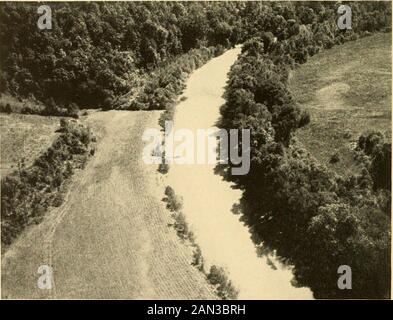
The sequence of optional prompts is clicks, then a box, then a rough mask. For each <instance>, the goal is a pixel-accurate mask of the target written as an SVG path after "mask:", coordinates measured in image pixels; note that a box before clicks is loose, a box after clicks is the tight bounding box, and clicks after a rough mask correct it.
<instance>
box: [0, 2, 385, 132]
mask: <svg viewBox="0 0 393 320" xmlns="http://www.w3.org/2000/svg"><path fill="white" fill-rule="evenodd" d="M350 5H351V6H352V12H353V30H352V31H342V30H339V29H338V28H337V25H336V19H337V4H336V3H333V2H332V3H323V4H322V3H317V4H312V3H303V2H298V3H290V2H285V3H262V2H247V3H243V2H225V3H223V2H221V3H216V2H165V3H163V2H160V3H157V2H129V3H126V2H122V3H120V2H118V3H115V2H114V3H106V2H102V3H101V2H85V3H53V4H51V7H52V11H53V12H54V16H55V19H54V21H53V29H52V30H50V32H46V31H41V30H39V29H38V28H37V27H36V21H37V13H36V8H37V7H36V5H35V4H28V3H11V2H9V3H1V5H0V43H1V46H0V57H1V66H2V74H1V78H0V92H8V93H10V94H12V95H14V96H18V97H22V98H29V99H30V98H34V99H36V100H38V101H40V102H42V103H44V104H45V105H53V103H52V102H51V101H50V99H53V101H54V105H56V106H57V108H53V106H50V108H49V109H48V110H46V114H52V113H51V112H54V113H53V114H56V115H60V114H59V113H62V112H63V111H62V110H59V109H58V108H60V109H62V108H64V109H67V108H68V106H70V105H71V104H72V103H75V104H76V105H77V106H78V107H80V108H89V107H90V108H91V107H102V108H104V109H106V110H107V109H113V108H117V107H119V104H118V99H119V98H120V97H129V95H139V98H138V101H135V102H132V101H131V102H129V101H126V102H127V103H126V106H127V107H130V108H133V109H165V108H166V105H167V104H168V103H170V101H171V100H172V99H173V94H176V92H179V91H180V90H181V89H182V88H181V85H180V84H179V83H177V82H176V80H179V81H181V77H182V75H181V72H186V73H188V72H190V71H191V70H193V69H194V68H196V67H197V66H198V65H200V63H201V62H202V63H203V62H206V57H197V58H196V61H195V65H192V64H193V62H192V61H191V59H190V57H187V58H185V59H186V61H184V60H180V61H179V62H177V63H174V62H173V61H174V58H175V57H178V56H180V57H182V56H183V55H184V54H186V53H188V52H191V57H195V56H196V55H197V54H196V51H193V50H194V49H200V48H203V47H214V49H213V50H212V51H215V53H214V54H216V55H217V54H220V53H222V52H223V50H224V48H228V47H230V46H233V45H235V44H237V43H241V42H245V41H246V40H249V39H254V42H253V43H251V42H250V43H246V44H245V48H246V50H248V51H249V52H250V54H251V51H252V50H251V48H248V49H247V46H249V45H250V46H254V47H255V48H256V47H258V46H262V47H263V48H264V51H265V53H275V55H276V56H277V57H282V56H284V57H285V58H284V59H290V60H291V63H294V62H295V61H296V62H300V63H302V62H305V61H306V59H307V58H308V56H310V55H313V54H315V53H317V52H319V51H320V50H321V49H323V48H329V47H331V46H333V45H334V44H340V43H342V42H343V41H346V40H352V39H354V38H356V37H357V36H359V35H360V36H363V35H365V34H366V32H368V31H371V32H373V31H377V30H388V29H391V25H390V19H391V8H390V6H389V5H388V4H387V3H384V2H379V3H370V2H367V3H358V2H353V3H350ZM354 30H356V33H355V31H354ZM276 39H277V40H278V41H276V42H275V40H276ZM206 50H207V49H206ZM257 51H261V50H258V49H257ZM209 54H211V53H209ZM289 56H290V57H289ZM187 60H189V61H187ZM273 60H274V59H273ZM163 65H166V67H163ZM157 67H158V68H157ZM184 69H189V70H188V71H187V70H186V71H184ZM153 70H154V71H153ZM179 70H180V71H179ZM150 73H152V74H154V76H153V75H152V76H151V77H150V76H148V77H147V83H144V82H145V81H144V80H143V79H144V76H145V75H149V74H150ZM169 84H171V85H172V86H173V88H171V89H169V88H168V86H169ZM145 85H146V86H145ZM141 88H143V89H141ZM139 90H142V91H143V93H142V94H139ZM123 102H124V101H122V103H121V104H123ZM26 111H27V110H26ZM61 115H65V114H64V113H62V114H61ZM284 138H285V137H284Z"/></svg>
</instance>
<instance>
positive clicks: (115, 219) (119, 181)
mask: <svg viewBox="0 0 393 320" xmlns="http://www.w3.org/2000/svg"><path fill="white" fill-rule="evenodd" d="M158 116H159V113H158V112H153V113H149V112H126V111H124V112H121V111H111V112H106V113H94V114H92V115H90V116H89V118H88V120H87V121H88V122H90V123H91V124H92V125H93V126H95V129H96V130H95V131H96V132H98V136H101V138H100V143H99V145H98V148H97V152H96V155H95V156H94V158H93V159H92V160H91V161H90V162H89V163H88V165H87V167H86V168H85V170H83V171H81V172H79V173H78V174H77V175H76V176H75V178H74V182H73V186H72V187H71V188H70V192H69V193H68V196H67V198H66V201H65V203H64V205H63V206H61V207H60V208H59V209H58V210H57V209H56V210H54V211H53V212H51V213H50V214H49V215H48V216H47V217H46V219H45V221H44V222H42V223H41V224H40V225H38V226H33V227H31V228H30V229H28V230H27V231H26V232H25V234H23V235H22V236H21V237H20V238H19V239H18V240H17V241H16V242H15V243H14V244H13V245H12V246H11V248H10V250H9V251H7V252H6V253H5V255H4V256H3V259H2V297H3V298H98V299H99V298H112V299H115V298H123V299H124V298H125V299H127V298H128V299H208V298H210V299H211V298H214V295H213V294H212V293H211V290H210V287H209V286H208V285H207V283H206V281H205V279H204V277H203V275H202V274H201V273H200V272H199V271H197V269H196V268H194V267H193V266H191V264H190V262H191V256H190V252H189V250H188V249H187V247H186V246H184V245H183V244H182V243H181V242H180V241H179V239H178V238H177V236H176V234H175V232H174V230H173V229H172V228H170V227H169V226H168V224H169V223H170V222H171V221H170V218H169V213H168V212H167V211H166V209H165V207H164V205H163V203H162V201H161V197H162V195H163V190H161V189H160V188H157V185H158V186H160V184H159V181H158V177H157V176H156V174H155V167H154V166H146V165H144V164H143V162H142V157H141V155H142V148H143V147H144V143H143V141H142V139H141V136H142V133H143V131H144V129H145V128H146V127H156V126H157V121H158ZM44 264H47V265H52V266H53V274H54V283H55V285H54V288H53V289H52V290H40V289H38V288H37V280H38V277H39V274H38V273H37V269H38V267H39V266H40V265H44Z"/></svg>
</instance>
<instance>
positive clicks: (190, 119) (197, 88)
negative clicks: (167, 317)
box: [168, 48, 312, 299]
mask: <svg viewBox="0 0 393 320" xmlns="http://www.w3.org/2000/svg"><path fill="white" fill-rule="evenodd" d="M239 53H240V48H235V49H231V50H229V51H227V52H226V53H224V54H223V55H221V56H219V57H217V58H214V59H212V60H211V61H210V62H208V63H207V64H206V65H204V66H203V67H202V68H200V69H198V70H196V71H195V72H194V73H193V74H192V75H191V77H190V78H189V80H188V82H187V87H186V90H185V92H184V94H183V95H184V96H185V97H186V98H187V99H186V100H185V101H183V102H181V103H180V104H178V105H177V107H176V114H175V118H174V129H175V130H177V129H182V128H188V129H191V130H192V131H193V132H196V130H197V129H208V128H212V127H214V126H215V124H216V122H217V120H218V119H219V118H220V112H219V108H220V106H221V105H223V104H224V99H223V98H222V95H223V93H224V86H225V83H226V80H227V73H228V71H229V69H230V67H231V65H232V64H233V63H234V62H235V61H236V58H237V55H238V54H239ZM195 137H196V133H195ZM175 148H176V144H175ZM214 167H215V165H201V164H194V165H179V164H172V165H171V167H170V170H169V173H168V184H169V185H171V186H172V187H173V188H174V190H175V192H176V194H178V195H180V196H182V197H183V212H184V214H185V216H186V219H187V221H188V223H189V224H190V227H191V229H192V231H193V232H194V234H195V237H196V242H197V243H198V244H199V246H200V248H201V250H202V254H203V256H204V258H205V261H206V265H207V266H209V265H211V264H216V265H218V266H221V267H224V268H225V269H226V270H227V273H228V276H229V278H230V279H231V280H232V282H233V283H234V285H235V286H236V287H237V288H238V289H239V299H311V298H312V293H311V291H310V290H309V289H307V288H295V287H293V286H292V285H291V279H292V278H293V276H292V273H291V271H290V270H289V269H288V268H284V267H282V266H280V264H279V263H278V262H277V261H275V260H274V258H270V259H271V260H273V262H274V264H275V265H276V267H278V269H277V270H273V269H272V268H271V267H270V266H269V264H268V261H267V259H266V257H258V255H257V252H256V248H255V245H254V243H253V242H252V240H251V238H250V233H249V231H248V229H247V227H246V226H244V224H243V223H242V222H240V221H239V215H235V214H233V213H232V211H231V209H232V205H233V204H234V203H236V202H238V200H239V199H240V197H241V191H239V190H236V189H233V188H232V187H231V183H229V182H226V181H223V179H222V177H221V176H219V175H216V174H214Z"/></svg>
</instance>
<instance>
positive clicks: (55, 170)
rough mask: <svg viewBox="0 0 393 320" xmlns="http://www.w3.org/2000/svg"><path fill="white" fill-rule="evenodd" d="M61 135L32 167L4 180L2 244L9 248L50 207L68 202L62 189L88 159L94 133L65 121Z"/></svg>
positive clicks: (21, 169)
mask: <svg viewBox="0 0 393 320" xmlns="http://www.w3.org/2000/svg"><path fill="white" fill-rule="evenodd" d="M61 127H62V129H61V134H60V135H59V136H58V137H57V138H56V140H55V141H54V142H53V144H52V146H51V147H49V148H48V150H46V151H45V152H44V153H43V154H41V155H40V156H39V157H38V158H37V159H36V160H35V161H34V163H33V165H32V166H31V167H28V168H26V167H25V166H24V165H20V166H18V169H17V170H15V171H14V172H12V173H11V174H9V175H7V176H5V177H4V178H3V179H2V180H1V241H2V244H3V245H4V246H8V245H9V244H11V242H12V241H13V240H14V239H15V238H16V237H17V236H18V235H19V234H20V233H21V232H22V230H23V229H24V228H25V227H26V226H27V225H29V224H31V223H38V222H40V221H41V217H42V215H43V214H44V212H45V211H46V210H47V209H48V207H50V206H55V207H57V206H60V205H61V204H62V202H63V200H64V198H63V194H62V192H63V190H62V186H63V185H64V181H66V179H67V178H69V177H70V176H71V175H72V173H73V171H74V168H76V167H79V166H81V164H82V165H83V163H85V162H86V161H87V159H88V156H89V152H88V146H89V144H90V142H91V133H90V131H89V129H88V128H86V127H85V126H83V125H81V124H77V123H71V122H67V121H66V120H64V119H62V120H61Z"/></svg>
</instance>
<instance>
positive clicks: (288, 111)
mask: <svg viewBox="0 0 393 320" xmlns="http://www.w3.org/2000/svg"><path fill="white" fill-rule="evenodd" d="M337 6H338V4H334V3H314V4H311V3H310V4H309V5H307V6H302V5H298V6H294V7H293V6H291V5H289V7H286V6H279V7H275V6H272V7H271V6H267V5H266V6H265V5H260V10H262V11H263V10H265V11H270V10H272V11H273V12H276V13H278V12H279V13H280V18H279V19H280V20H281V22H280V24H279V25H280V26H284V27H282V28H281V29H277V27H276V26H275V25H274V24H272V21H270V20H269V19H268V20H264V18H262V17H264V15H258V16H259V17H261V18H260V23H261V25H258V23H259V22H258V20H256V21H254V20H251V21H250V22H251V25H250V26H248V27H249V28H251V29H252V28H256V29H257V30H264V31H262V32H257V31H256V32H255V33H254V37H253V38H251V39H249V40H247V41H246V42H245V43H244V45H243V48H242V52H241V55H240V57H239V59H238V61H237V62H236V63H235V64H234V65H233V66H232V68H231V71H230V74H229V82H228V84H227V88H226V93H225V99H226V103H225V104H224V105H223V107H222V108H221V115H222V119H221V123H220V126H221V127H222V128H225V129H231V128H238V129H251V147H250V148H251V150H250V151H251V166H250V172H249V174H247V175H244V176H232V175H230V174H229V169H230V167H231V164H229V165H222V166H220V167H219V168H218V169H220V171H221V172H222V174H223V175H224V176H225V177H226V178H227V179H228V180H230V181H233V182H235V183H236V185H237V187H238V188H240V189H241V190H243V196H242V199H241V203H240V207H241V209H242V212H243V220H244V221H245V223H246V224H247V225H248V226H249V228H250V230H251V232H252V235H253V239H254V241H255V242H256V243H257V244H258V245H260V244H263V246H264V247H265V248H268V249H270V250H272V251H275V252H276V253H277V254H278V256H279V257H280V259H281V261H282V262H283V263H286V264H289V265H292V266H294V269H293V270H294V276H295V281H296V283H297V285H299V286H308V287H310V288H311V290H312V291H313V293H314V296H315V297H316V298H388V297H389V296H390V250H391V249H390V241H391V240H390V239H391V238H390V237H391V234H390V226H391V222H390V221H391V212H390V203H391V193H390V187H391V181H390V177H391V143H390V141H386V139H385V138H384V137H383V136H382V134H381V133H371V134H364V135H362V136H361V137H360V138H359V141H358V147H357V152H358V153H361V154H362V155H363V159H364V160H363V164H362V165H363V170H362V172H361V174H359V175H357V174H353V175H351V176H349V177H344V176H340V175H339V174H337V173H335V172H333V171H331V170H329V169H328V168H327V167H326V166H324V165H322V164H320V163H319V162H318V161H317V160H316V159H315V158H313V157H312V156H311V155H310V154H309V153H308V152H307V150H305V149H303V148H302V147H301V146H300V145H299V144H298V143H297V142H296V140H295V139H292V138H293V134H294V132H295V131H296V130H297V129H298V128H301V127H303V126H304V125H307V123H309V122H310V116H309V115H308V114H307V113H306V112H304V111H302V110H301V108H300V107H299V106H298V105H297V103H296V101H294V99H293V97H292V94H291V92H290V90H289V89H288V76H289V72H290V70H291V68H292V67H293V65H294V64H296V63H303V62H305V61H307V58H308V57H309V56H311V55H313V54H315V53H317V52H319V51H321V50H324V49H326V48H330V47H331V46H332V45H334V44H340V43H342V42H344V41H349V40H354V39H357V38H358V37H360V36H365V35H367V34H368V33H369V32H374V31H390V28H391V25H390V23H391V22H390V18H389V19H387V17H388V16H389V15H390V14H391V13H390V11H389V10H390V4H387V3H378V4H377V3H351V4H350V6H351V7H352V12H353V14H354V17H353V18H354V24H355V26H356V27H353V29H352V30H350V31H349V30H347V31H343V30H338V28H337V26H336V24H335V23H336V19H337V15H336V12H337V10H336V8H337ZM258 7H259V6H258ZM316 7H318V9H317V10H316ZM289 8H295V10H294V11H289V13H288V10H289ZM276 10H278V11H276ZM253 12H254V11H253ZM250 14H252V13H250ZM256 14H258V13H256ZM273 16H274V17H275V18H274V19H278V18H277V15H273ZM274 19H273V21H275V20H274ZM363 19H365V20H363ZM284 20H285V21H286V22H284ZM292 20H294V22H293V21H292ZM315 21H318V23H314V22H315ZM297 24H299V26H298V27H297ZM255 25H258V27H255ZM321 30H323V32H322V31H321ZM340 265H349V266H350V267H351V269H352V276H353V280H352V283H353V287H352V290H340V289H339V288H338V286H337V279H338V276H339V275H338V273H337V270H338V267H339V266H340Z"/></svg>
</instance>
